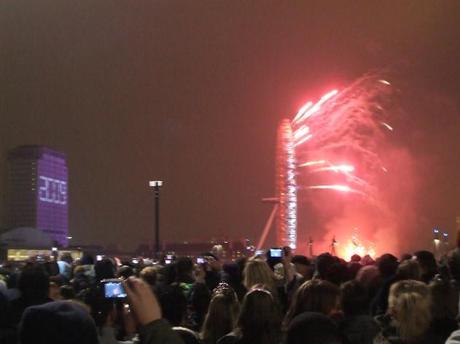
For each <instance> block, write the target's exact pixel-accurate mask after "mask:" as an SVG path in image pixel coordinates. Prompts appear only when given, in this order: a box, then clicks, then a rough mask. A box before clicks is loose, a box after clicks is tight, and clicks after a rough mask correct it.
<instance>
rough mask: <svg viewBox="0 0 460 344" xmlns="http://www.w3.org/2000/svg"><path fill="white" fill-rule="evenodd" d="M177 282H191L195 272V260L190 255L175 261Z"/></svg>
mask: <svg viewBox="0 0 460 344" xmlns="http://www.w3.org/2000/svg"><path fill="white" fill-rule="evenodd" d="M175 267H176V269H175V270H176V282H179V283H180V282H185V283H190V282H191V281H190V280H191V278H192V277H191V276H192V273H193V261H192V259H190V258H189V257H179V258H178V259H177V260H176V263H175Z"/></svg>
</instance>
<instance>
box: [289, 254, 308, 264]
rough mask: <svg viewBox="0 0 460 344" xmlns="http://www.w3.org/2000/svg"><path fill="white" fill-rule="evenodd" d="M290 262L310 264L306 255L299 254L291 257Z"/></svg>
mask: <svg viewBox="0 0 460 344" xmlns="http://www.w3.org/2000/svg"><path fill="white" fill-rule="evenodd" d="M291 263H292V264H302V265H305V266H310V264H311V263H310V259H308V258H307V257H306V256H301V255H296V256H294V257H292V259H291Z"/></svg>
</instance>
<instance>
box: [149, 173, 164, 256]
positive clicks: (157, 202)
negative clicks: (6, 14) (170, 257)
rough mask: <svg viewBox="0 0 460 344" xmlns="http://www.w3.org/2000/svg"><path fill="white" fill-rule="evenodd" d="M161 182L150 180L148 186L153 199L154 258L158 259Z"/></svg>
mask: <svg viewBox="0 0 460 344" xmlns="http://www.w3.org/2000/svg"><path fill="white" fill-rule="evenodd" d="M162 185H163V181H162V180H151V181H149V186H150V187H152V188H153V195H154V198H155V258H157V259H159V258H160V188H161V186H162Z"/></svg>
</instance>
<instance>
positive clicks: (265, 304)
mask: <svg viewBox="0 0 460 344" xmlns="http://www.w3.org/2000/svg"><path fill="white" fill-rule="evenodd" d="M238 328H239V329H240V330H241V333H242V339H241V343H252V344H258V343H263V344H275V343H278V342H279V339H280V336H281V317H280V313H279V309H278V306H277V304H276V301H275V300H274V298H273V295H272V294H271V293H270V292H269V291H268V290H267V289H263V288H261V287H256V288H253V289H252V290H250V291H249V292H248V293H247V294H246V296H245V297H244V300H243V305H242V307H241V312H240V316H239V318H238Z"/></svg>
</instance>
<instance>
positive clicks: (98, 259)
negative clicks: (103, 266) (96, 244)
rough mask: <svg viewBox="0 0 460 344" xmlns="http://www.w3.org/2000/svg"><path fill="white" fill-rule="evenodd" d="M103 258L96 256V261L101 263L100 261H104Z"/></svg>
mask: <svg viewBox="0 0 460 344" xmlns="http://www.w3.org/2000/svg"><path fill="white" fill-rule="evenodd" d="M102 258H103V256H102V255H100V254H98V255H97V256H96V261H98V262H100V261H101V260H102Z"/></svg>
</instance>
